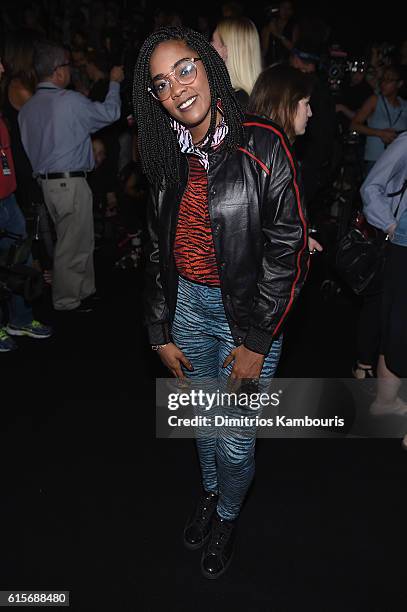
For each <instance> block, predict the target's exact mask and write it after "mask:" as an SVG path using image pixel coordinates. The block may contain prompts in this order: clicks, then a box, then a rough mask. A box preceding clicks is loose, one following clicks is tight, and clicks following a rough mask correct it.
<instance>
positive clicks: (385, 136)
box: [377, 129, 397, 145]
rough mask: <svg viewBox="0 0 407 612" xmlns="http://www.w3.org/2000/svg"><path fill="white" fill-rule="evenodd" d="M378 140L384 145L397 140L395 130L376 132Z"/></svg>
mask: <svg viewBox="0 0 407 612" xmlns="http://www.w3.org/2000/svg"><path fill="white" fill-rule="evenodd" d="M377 132H378V136H379V138H380V139H381V140H382V142H384V144H386V145H389V144H391V143H392V142H393V140H394V139H395V138H397V132H396V131H395V130H389V129H386V130H377Z"/></svg>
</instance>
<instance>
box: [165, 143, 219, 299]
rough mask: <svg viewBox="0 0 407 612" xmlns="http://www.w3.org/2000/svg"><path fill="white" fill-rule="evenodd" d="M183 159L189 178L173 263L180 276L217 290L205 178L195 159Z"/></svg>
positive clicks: (202, 167)
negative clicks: (185, 162)
mask: <svg viewBox="0 0 407 612" xmlns="http://www.w3.org/2000/svg"><path fill="white" fill-rule="evenodd" d="M187 159H188V165H189V177H188V184H187V187H186V189H185V192H184V195H183V197H182V200H181V203H180V208H179V215H178V225H177V231H176V234H175V243H174V257H175V263H176V266H177V270H178V273H179V274H180V276H183V277H184V278H186V279H188V280H190V281H192V282H195V283H200V284H201V285H208V286H210V287H220V281H219V274H218V268H217V265H216V256H215V246H214V243H213V237H212V230H211V224H210V218H209V209H208V175H207V172H206V170H205V168H204V166H203V165H202V163H201V162H200V160H199V158H198V157H197V156H196V155H187Z"/></svg>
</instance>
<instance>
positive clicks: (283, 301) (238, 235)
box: [145, 115, 309, 355]
mask: <svg viewBox="0 0 407 612" xmlns="http://www.w3.org/2000/svg"><path fill="white" fill-rule="evenodd" d="M181 157H182V168H181V181H180V184H179V185H177V186H174V187H168V188H166V189H165V190H164V191H158V190H157V191H156V193H155V194H152V202H151V203H150V206H149V214H148V216H149V222H148V229H149V237H150V242H149V244H148V247H147V282H146V288H145V307H146V308H145V312H146V317H145V318H146V323H147V325H148V330H149V338H150V342H151V344H164V343H166V342H169V341H171V323H172V320H173V318H174V314H175V308H176V302H177V287H178V273H177V269H176V266H175V260H174V255H173V245H174V239H175V232H176V227H177V217H178V209H179V203H180V201H181V198H182V195H183V192H184V190H185V187H186V185H187V180H188V163H187V160H186V158H185V156H184V155H182V156H181ZM297 175H298V168H297V166H296V162H295V161H294V159H293V156H292V151H291V147H290V145H289V143H288V141H287V139H286V137H285V136H284V135H283V134H282V132H281V129H280V128H279V127H278V126H277V125H276V124H274V123H273V122H271V121H269V120H267V119H264V118H259V117H255V116H253V115H247V117H246V120H245V123H244V141H243V143H242V144H241V147H240V148H239V150H237V151H235V152H233V153H230V152H226V151H222V150H221V149H220V150H213V151H211V152H210V153H209V171H208V207H209V216H210V221H211V226H212V234H213V239H214V245H215V255H216V260H217V263H218V270H219V278H220V282H221V292H222V299H223V303H224V307H225V313H226V317H227V320H228V323H229V326H230V330H231V333H232V336H233V338H234V340H235V342H236V344H237V345H238V344H241V343H242V342H243V343H244V345H245V346H246V347H247V348H249V349H251V350H252V351H255V352H257V353H261V354H264V355H267V354H268V352H269V350H270V347H271V343H272V341H273V339H274V338H276V337H277V336H278V335H279V334H280V332H281V330H282V327H283V323H284V321H285V320H286V317H287V314H288V313H289V311H290V309H291V307H292V305H293V303H294V300H295V299H296V297H297V296H298V294H299V291H300V289H301V287H302V285H303V283H304V281H305V277H306V274H307V270H308V263H309V254H308V245H307V227H306V220H305V214H304V211H303V206H302V197H301V193H300V188H299V185H298V176H297Z"/></svg>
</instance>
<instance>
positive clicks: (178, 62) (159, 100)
mask: <svg viewBox="0 0 407 612" xmlns="http://www.w3.org/2000/svg"><path fill="white" fill-rule="evenodd" d="M185 61H188V62H192V63H193V64H194V66H195V63H196V62H198V61H199V62H202V58H200V57H182V58H181V59H179V60H178V61H177V62H175V64H174V65H173V67H172V70H170V72H167V74H164V75H163V76H162V77H154V79H156V78H160V79H162V80H164V81H167V82H168V83H169V85H170V93H169V94H168V97H167V98H164V99H162V100H161V99H160V98H157V96H156V95H155V93H154V91H153V89H152V88H151V87H150V86H149V87H147V91H148V92H149V93H150V94H151V95H152V96H153V98H154V100H157V101H158V102H165V101H166V100H168V98H169V97H170V95H171V87H172V85H171V81H170V80H169V79H168V77H170V76H172V77H173V78H174V79H175V80H176V81H177V83H178V84H179V85H184V84H185V85H192V83H193V82H194V81H195V79H196V77H197V75H198V69H196V74H195V77H194V78H193V79H192V81H191V82H190V83H180V82H179V80H178V79H177V77H176V76H175V69H176V67H177V66H178V64H180V63H181V62H185ZM195 67H196V66H195ZM154 79H152V80H151V82H153V80H154Z"/></svg>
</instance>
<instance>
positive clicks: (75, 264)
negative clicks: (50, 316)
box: [41, 177, 95, 310]
mask: <svg viewBox="0 0 407 612" xmlns="http://www.w3.org/2000/svg"><path fill="white" fill-rule="evenodd" d="M41 187H42V191H43V194H44V199H45V204H46V205H47V208H48V211H49V214H50V215H51V217H52V219H53V221H54V223H55V230H56V234H57V242H56V245H55V253H54V268H53V276H52V301H53V304H54V308H55V310H72V309H73V308H76V306H79V304H80V303H81V301H82V300H83V299H85V298H86V297H88V296H89V295H91V294H92V293H94V292H95V273H94V268H93V251H94V234H93V202H92V192H91V190H90V188H89V186H88V183H87V182H86V179H85V178H82V177H77V178H76V177H75V178H65V179H50V180H41Z"/></svg>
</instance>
